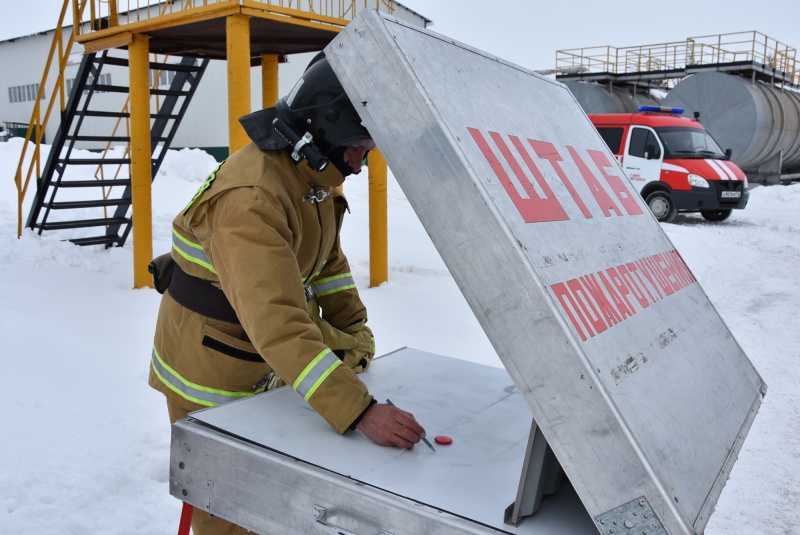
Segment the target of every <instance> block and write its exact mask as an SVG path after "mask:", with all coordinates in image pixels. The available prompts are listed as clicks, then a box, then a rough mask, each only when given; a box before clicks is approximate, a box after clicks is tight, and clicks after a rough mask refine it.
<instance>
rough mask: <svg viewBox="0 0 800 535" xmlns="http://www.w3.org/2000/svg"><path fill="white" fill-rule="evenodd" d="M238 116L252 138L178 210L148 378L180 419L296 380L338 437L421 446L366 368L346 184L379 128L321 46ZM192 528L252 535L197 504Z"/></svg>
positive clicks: (420, 433) (370, 350) (366, 332)
mask: <svg viewBox="0 0 800 535" xmlns="http://www.w3.org/2000/svg"><path fill="white" fill-rule="evenodd" d="M240 123H241V124H242V126H243V127H244V129H245V131H246V132H247V134H248V136H249V137H250V139H251V142H250V143H249V144H248V145H246V146H245V147H243V148H242V149H241V150H239V151H237V152H236V153H235V154H233V155H232V156H231V157H230V158H228V159H227V160H226V161H225V162H223V163H222V164H220V166H219V167H218V168H217V169H216V170H215V171H214V172H213V173H212V174H211V176H210V177H209V178H208V180H206V181H205V183H203V185H202V186H201V187H200V189H199V191H198V192H197V193H196V194H195V196H194V197H193V198H192V199H191V201H190V202H189V203H188V205H187V206H186V208H185V209H184V210H183V211H181V212H180V213H179V214H178V215H177V216H176V217H175V219H174V221H173V226H172V250H171V254H170V255H164V257H162V258H161V259H159V260H158V261H157V262H156V261H154V262H155V264H152V269H151V270H152V271H154V275H155V282H156V286H157V288H159V291H163V292H164V294H163V297H162V300H161V306H160V309H159V314H158V321H157V325H156V332H155V340H154V344H153V350H152V358H151V367H150V377H149V384H150V386H152V387H153V388H155V389H156V390H159V391H161V392H162V393H163V394H164V395H165V396H166V399H167V408H168V413H169V418H170V421H171V422H175V421H176V420H179V419H182V418H184V417H186V416H187V415H188V413H189V412H191V411H194V410H197V409H202V408H206V407H210V406H215V405H218V404H221V403H225V402H227V401H231V400H234V399H241V398H243V397H247V396H252V395H254V394H257V393H260V392H263V391H265V390H268V389H271V388H276V387H278V386H282V385H284V384H285V385H289V386H290V387H291V388H293V389H294V390H295V391H296V392H297V393H298V394H300V395H301V396H302V397H303V398H304V399H305V400H306V401H307V402H308V403H309V404H310V405H311V407H313V408H314V410H316V411H317V412H318V413H319V414H320V415H321V416H322V417H323V418H324V419H325V421H327V422H328V424H330V426H331V427H333V429H335V430H336V431H337V432H339V433H345V432H348V431H352V430H355V429H358V430H359V431H360V432H362V433H364V434H365V435H366V436H367V437H369V438H370V439H371V440H373V441H374V442H376V443H377V444H380V445H383V446H394V447H400V448H410V447H412V446H413V445H414V444H416V443H417V442H419V441H420V439H421V438H422V437H424V436H425V430H424V429H423V428H422V427H421V426H420V425H419V424H418V423H417V421H416V420H415V419H414V417H413V415H411V414H410V413H408V412H405V411H402V410H400V409H397V408H395V407H393V406H390V405H386V404H381V403H376V400H375V399H374V398H373V397H372V396H371V395H370V393H369V392H368V390H367V387H366V385H364V383H363V382H362V381H361V380H360V379H359V377H358V376H357V373H360V372H362V371H364V370H366V369H367V368H368V367H369V365H370V361H371V359H372V357H373V354H374V351H375V347H374V340H373V336H372V331H371V330H370V328H369V327H368V326H367V325H366V322H367V311H366V308H365V306H364V304H363V303H362V302H361V299H360V298H359V295H358V291H357V290H356V287H355V283H354V281H353V276H352V275H351V273H350V267H349V265H348V262H347V258H346V257H345V255H344V253H343V252H342V250H341V247H340V242H339V230H340V229H341V224H342V217H343V215H344V212H345V210H346V209H347V202H346V200H345V197H344V195H343V194H342V193H341V191H339V190H338V189H337V186H339V185H341V184H342V183H343V182H344V178H345V177H346V176H348V175H350V174H353V173H356V174H357V173H358V172H359V171H360V170H361V163H362V161H363V159H364V158H365V156H366V154H367V153H368V152H369V151H370V150H372V149H374V148H375V144H374V142H373V140H372V139H371V137H370V134H369V132H367V130H366V129H365V128H364V126H363V125H362V124H361V119H360V118H359V116H358V114H357V112H356V111H355V109H354V108H353V106H352V104H351V103H350V101H349V99H348V97H347V95H346V94H345V92H344V90H343V89H342V86H341V84H340V83H339V81H338V80H337V79H336V76H335V75H334V73H333V70H332V69H331V67H330V65H329V64H328V62H327V60H326V59H325V58H324V55H322V54H320V55H319V56H317V57H316V58H315V59H314V60H313V61H312V63H311V64H310V65H309V67H308V68H307V70H306V72H305V73H304V74H303V76H302V78H301V79H300V80H299V81H298V83H297V84H296V85H295V87H294V89H293V90H292V91H291V92H290V93H289V95H288V96H286V97H284V98H282V99H280V100H279V101H278V102H277V103H276V105H275V107H274V108H267V109H264V110H261V111H258V112H255V113H252V114H250V115H247V116H245V117H242V118H241V119H240ZM165 288H166V290H165ZM192 529H193V532H194V533H195V535H206V534H209V533H214V534H218V533H246V530H244V529H243V528H241V527H239V526H235V525H233V524H230V523H228V522H226V521H224V520H221V519H219V518H216V517H210V516H209V515H208V513H206V512H204V511H199V510H196V511H195V515H194V518H193V522H192Z"/></svg>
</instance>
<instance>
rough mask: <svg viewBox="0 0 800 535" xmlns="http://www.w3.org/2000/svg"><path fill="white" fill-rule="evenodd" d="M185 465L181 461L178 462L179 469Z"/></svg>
mask: <svg viewBox="0 0 800 535" xmlns="http://www.w3.org/2000/svg"><path fill="white" fill-rule="evenodd" d="M185 467H186V465H185V464H183V461H181V462H179V463H178V468H180V469H181V470H183V469H184V468H185Z"/></svg>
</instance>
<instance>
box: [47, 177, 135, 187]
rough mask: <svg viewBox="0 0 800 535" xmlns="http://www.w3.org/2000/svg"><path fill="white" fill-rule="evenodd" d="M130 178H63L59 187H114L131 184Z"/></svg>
mask: <svg viewBox="0 0 800 535" xmlns="http://www.w3.org/2000/svg"><path fill="white" fill-rule="evenodd" d="M130 185H131V179H130V178H118V179H114V180H62V181H61V182H60V183H59V184H58V187H59V188H96V187H99V186H103V187H106V188H113V187H119V186H130Z"/></svg>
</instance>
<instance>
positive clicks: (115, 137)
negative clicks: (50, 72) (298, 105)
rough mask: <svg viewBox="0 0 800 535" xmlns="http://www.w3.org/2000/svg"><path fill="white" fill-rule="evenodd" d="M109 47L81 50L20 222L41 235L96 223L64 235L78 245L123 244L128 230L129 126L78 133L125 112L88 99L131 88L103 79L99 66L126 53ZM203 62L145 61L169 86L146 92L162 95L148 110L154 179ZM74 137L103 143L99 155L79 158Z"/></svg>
mask: <svg viewBox="0 0 800 535" xmlns="http://www.w3.org/2000/svg"><path fill="white" fill-rule="evenodd" d="M110 52H111V51H110V50H105V51H103V52H101V53H92V54H86V55H84V57H83V61H82V62H81V65H80V68H79V69H78V74H77V76H76V78H75V80H74V83H73V87H72V90H71V92H70V96H69V99H68V102H67V106H66V108H65V110H64V112H63V113H62V116H61V125H60V126H59V128H58V131H57V133H56V136H55V139H54V140H53V144H52V147H51V150H50V155H49V156H48V158H47V163H46V164H45V166H44V169H43V171H42V175H41V177H40V178H39V179H38V180H37V182H36V194H35V196H34V199H33V203H32V206H31V210H30V212H29V214H28V219H27V224H26V226H27V227H29V228H31V229H33V230H35V231H38V234H39V235H41V234H42V233H43V232H44V231H63V230H72V229H80V228H96V229H98V231H97V232H96V233H94V234H93V235H91V236H83V237H72V238H67V239H68V241H71V242H73V243H75V244H78V245H105V246H106V247H114V246H117V247H121V246H122V245H124V244H125V240H126V239H127V237H128V235H129V234H130V231H131V226H132V220H131V217H130V215H129V214H128V212H129V210H130V207H131V174H130V163H131V159H130V141H131V138H130V136H129V135H128V133H127V132H125V133H124V135H123V134H117V133H116V128H114V129H113V130H114V131H113V132H112V133H111V134H109V135H86V134H81V129H82V128H84V130H89V129H90V128H91V126H90V124H91V123H92V121H95V123H96V122H97V121H103V120H105V121H117V125H119V122H120V121H125V120H127V119H128V118H130V113H129V112H128V111H125V110H123V111H119V112H118V111H107V110H103V109H100V106H93V104H95V103H96V102H97V101H98V100H101V99H97V98H93V97H96V95H97V94H98V93H101V92H107V93H125V94H127V93H129V88H128V87H126V86H122V85H112V84H104V83H103V81H104V80H106V79H107V78H104V77H103V76H102V74H103V69H104V67H107V66H118V67H126V68H127V67H128V59H127V57H118V56H112V55H111V54H110ZM208 62H209V60H207V59H205V60H201V61H198V60H196V59H194V58H188V57H184V58H182V60H181V62H180V63H177V64H171V63H157V62H150V69H151V71H157V72H158V71H160V72H161V73H174V78H173V79H172V82H171V83H170V86H169V88H168V89H159V88H151V89H150V94H151V95H158V96H159V97H164V98H163V102H162V105H161V106H160V109H159V110H158V111H157V112H156V113H152V114H151V119H152V120H153V123H152V126H151V130H150V146H151V162H152V164H151V165H152V167H151V172H152V174H151V177H153V178H155V176H156V175H157V174H158V170H159V168H160V166H161V163H162V162H163V160H164V156H165V155H166V153H167V149H168V148H169V146H170V144H171V143H172V140H173V138H174V137H175V133H176V131H177V129H178V126H179V125H180V122H181V119H182V118H183V116H184V115H185V113H186V110H187V109H188V106H189V103H190V102H191V99H192V96H193V95H194V93H195V91H196V89H197V86H198V84H199V82H200V79H201V78H202V75H203V73H204V72H205V69H206V67H207V65H208ZM117 127H118V126H117ZM95 130H96V128H95ZM79 142H100V143H106V144H107V147H106V150H105V151H104V152H103V153H102V154H100V155H98V157H97V158H78V157H76V156H77V154H75V149H76V144H77V143H79ZM113 143H118V144H120V145H123V144H124V146H125V147H126V148H125V150H124V153H123V154H122V156H121V157H113V156H108V154H109V147H111V144H113ZM73 166H86V167H90V168H91V167H94V168H95V169H96V171H95V174H94V179H89V180H87V179H85V178H84V179H79V180H76V179H74V178H72V179H71V178H70V177H68V176H67V174H68V173H67V170H68V169H69V168H71V167H73ZM109 166H116V170H115V171H114V172H113V175H112V177H111V178H106V170H107V169H108V167H109ZM109 174H111V173H109ZM112 212H113V213H112ZM87 213H88V215H86V214H87Z"/></svg>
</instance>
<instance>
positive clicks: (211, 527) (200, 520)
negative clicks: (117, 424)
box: [167, 400, 251, 535]
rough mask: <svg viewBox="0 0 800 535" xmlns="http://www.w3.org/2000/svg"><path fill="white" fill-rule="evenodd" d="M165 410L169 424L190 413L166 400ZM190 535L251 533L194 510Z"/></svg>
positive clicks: (206, 513)
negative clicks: (191, 534) (167, 412)
mask: <svg viewBox="0 0 800 535" xmlns="http://www.w3.org/2000/svg"><path fill="white" fill-rule="evenodd" d="M167 410H168V411H169V421H170V423H175V422H177V421H178V420H182V419H183V418H186V416H188V414H189V412H190V411H189V410H188V409H184V408H183V407H179V406H177V405H175V404H173V403H170V402H169V400H167ZM192 533H193V534H194V535H245V534H247V533H251V532H250V531H247V530H246V529H244V528H243V527H241V526H237V525H236V524H231V523H230V522H228V521H227V520H223V519H221V518H219V517H216V516H211V515H209V514H208V512H207V511H203V510H202V509H197V508H195V510H194V515H193V516H192Z"/></svg>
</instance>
